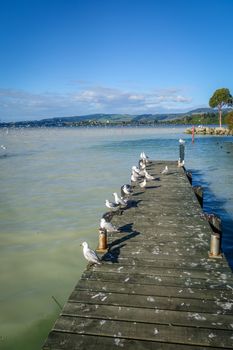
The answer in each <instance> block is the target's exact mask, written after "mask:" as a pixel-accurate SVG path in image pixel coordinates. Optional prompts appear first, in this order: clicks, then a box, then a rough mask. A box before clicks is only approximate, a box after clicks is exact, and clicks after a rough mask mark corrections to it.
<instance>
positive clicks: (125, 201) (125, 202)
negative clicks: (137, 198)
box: [112, 192, 127, 207]
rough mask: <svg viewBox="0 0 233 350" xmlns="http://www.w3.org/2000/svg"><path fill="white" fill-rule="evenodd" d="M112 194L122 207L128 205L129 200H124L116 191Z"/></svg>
mask: <svg viewBox="0 0 233 350" xmlns="http://www.w3.org/2000/svg"><path fill="white" fill-rule="evenodd" d="M112 195H113V196H114V199H115V203H116V204H118V205H120V206H122V207H126V205H127V200H124V199H123V198H120V197H119V196H118V194H117V193H116V192H114V193H113V194H112Z"/></svg>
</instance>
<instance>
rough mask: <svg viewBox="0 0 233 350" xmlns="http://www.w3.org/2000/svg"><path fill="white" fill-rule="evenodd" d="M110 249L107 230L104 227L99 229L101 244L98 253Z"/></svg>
mask: <svg viewBox="0 0 233 350" xmlns="http://www.w3.org/2000/svg"><path fill="white" fill-rule="evenodd" d="M107 250H108V244H107V231H106V230H105V229H104V228H103V229H102V228H100V229H99V245H98V248H97V249H96V251H97V252H98V253H105V252H106V251H107Z"/></svg>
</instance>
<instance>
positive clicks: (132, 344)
mask: <svg viewBox="0 0 233 350" xmlns="http://www.w3.org/2000/svg"><path fill="white" fill-rule="evenodd" d="M119 347H120V348H123V347H124V348H125V349H134V350H155V349H156V350H178V349H179V350H210V348H209V346H208V347H206V346H204V347H203V346H192V345H186V344H175V343H161V342H156V344H155V343H154V342H153V341H145V340H135V339H126V338H123V337H121V338H119V337H106V336H102V335H100V334H98V336H93V335H84V334H75V333H64V332H57V331H52V332H51V333H50V336H49V338H48V340H47V342H46V344H45V346H44V348H43V349H44V350H71V349H72V350H80V349H85V350H109V349H119ZM218 349H219V347H211V350H218Z"/></svg>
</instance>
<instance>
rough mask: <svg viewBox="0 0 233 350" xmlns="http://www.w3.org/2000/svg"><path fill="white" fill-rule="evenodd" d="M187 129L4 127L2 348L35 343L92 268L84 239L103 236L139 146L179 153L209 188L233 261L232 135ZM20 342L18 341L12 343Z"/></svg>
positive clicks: (211, 208) (209, 204)
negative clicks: (181, 145)
mask: <svg viewBox="0 0 233 350" xmlns="http://www.w3.org/2000/svg"><path fill="white" fill-rule="evenodd" d="M184 130H185V128H89V129H86V128H83V129H82V128H76V129H63V128H61V129H57V128H54V129H53V128H51V129H20V130H19V129H18V130H6V129H2V130H0V144H1V145H4V146H5V147H6V149H4V147H1V148H0V302H1V313H0V328H1V329H0V348H1V346H2V348H3V349H6V350H7V349H8V350H9V349H10V350H13V349H16V348H17V350H21V349H23V350H38V349H40V347H41V345H42V344H43V341H44V340H45V338H46V336H47V333H48V332H49V329H50V328H51V326H52V325H53V323H54V320H55V318H56V317H57V315H58V313H59V307H58V305H57V304H56V303H55V302H54V300H53V298H52V297H55V298H56V300H57V301H58V302H59V303H60V304H62V305H63V304H64V302H65V300H66V299H67V297H68V296H69V294H70V292H71V291H72V288H73V287H74V285H75V284H76V282H77V280H78V279H79V277H80V275H81V273H82V271H83V270H84V268H85V266H86V261H84V258H83V256H82V251H81V248H80V243H81V242H82V241H83V240H87V241H88V242H89V243H90V245H91V246H92V247H93V248H94V247H96V244H97V237H98V225H99V220H100V218H101V216H102V214H103V213H104V212H105V211H106V208H105V206H104V202H105V199H106V198H109V199H111V198H112V196H111V194H112V192H114V191H118V192H119V188H120V186H121V185H122V184H123V183H128V182H129V179H130V169H131V166H132V165H134V164H135V165H137V161H138V157H139V154H140V152H141V151H145V153H147V154H148V155H149V156H150V158H151V159H154V160H158V159H163V160H177V159H178V139H179V138H180V137H182V138H184V139H186V168H187V169H189V170H192V172H193V178H194V184H197V183H199V184H202V185H203V186H204V188H205V207H204V209H205V210H207V211H208V212H214V213H216V214H218V215H220V216H221V218H222V220H223V229H224V230H223V231H224V232H223V233H224V234H223V245H224V251H225V253H226V255H227V256H228V260H229V261H231V260H233V257H232V255H233V254H232V249H233V237H232V220H233V177H232V174H233V161H232V160H233V143H232V142H233V138H232V137H215V136H210V137H209V136H199V137H196V140H195V143H194V144H192V143H191V137H190V135H184V134H183V132H184ZM16 344H17V346H16Z"/></svg>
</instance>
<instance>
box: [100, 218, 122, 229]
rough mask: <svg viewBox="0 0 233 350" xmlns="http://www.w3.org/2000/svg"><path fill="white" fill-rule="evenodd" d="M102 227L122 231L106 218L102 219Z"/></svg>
mask: <svg viewBox="0 0 233 350" xmlns="http://www.w3.org/2000/svg"><path fill="white" fill-rule="evenodd" d="M100 228H102V229H105V230H106V231H107V232H120V231H119V230H118V228H117V227H116V226H114V225H113V224H112V223H111V222H108V221H106V220H105V219H104V218H102V219H101V220H100Z"/></svg>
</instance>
